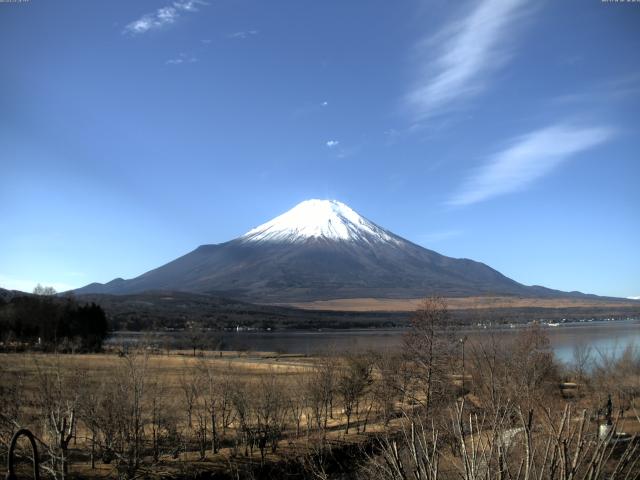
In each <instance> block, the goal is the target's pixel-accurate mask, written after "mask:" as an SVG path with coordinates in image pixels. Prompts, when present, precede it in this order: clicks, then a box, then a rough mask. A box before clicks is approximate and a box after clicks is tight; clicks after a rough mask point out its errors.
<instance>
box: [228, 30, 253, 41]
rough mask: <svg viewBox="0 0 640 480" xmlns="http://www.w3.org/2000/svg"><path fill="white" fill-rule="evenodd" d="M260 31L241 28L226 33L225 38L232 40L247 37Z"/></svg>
mask: <svg viewBox="0 0 640 480" xmlns="http://www.w3.org/2000/svg"><path fill="white" fill-rule="evenodd" d="M258 33H260V32H259V31H258V30H242V31H240V32H233V33H230V34H229V35H227V38H231V39H234V40H244V39H246V38H249V37H253V36H254V35H258Z"/></svg>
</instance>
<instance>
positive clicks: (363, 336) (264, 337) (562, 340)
mask: <svg viewBox="0 0 640 480" xmlns="http://www.w3.org/2000/svg"><path fill="white" fill-rule="evenodd" d="M518 331H519V328H501V329H466V330H462V331H460V335H466V336H467V337H468V338H469V340H471V341H472V340H474V339H478V340H481V339H482V337H486V336H487V335H489V334H491V333H494V334H498V335H504V337H505V339H508V338H510V337H513V336H514V335H516V334H517V332H518ZM545 331H546V332H547V333H548V335H549V340H550V342H551V347H552V348H553V350H554V352H555V354H556V357H557V358H558V359H559V360H561V361H563V362H571V361H572V359H573V351H574V349H575V348H576V346H578V345H581V344H584V345H589V346H591V348H592V349H593V353H594V354H595V355H598V352H601V353H603V354H606V355H611V354H613V355H616V354H619V353H621V352H622V351H623V350H624V349H625V348H626V347H627V346H628V345H636V346H638V347H639V348H640V319H635V320H618V321H608V322H607V321H593V322H575V323H566V324H560V325H559V326H557V327H545ZM404 332H405V330H404V329H367V330H325V331H306V330H305V331H288V330H285V331H273V332H265V331H259V332H247V331H243V332H224V333H223V344H224V345H223V349H225V350H253V351H266V352H280V353H298V354H305V355H312V354H315V353H321V352H326V351H327V350H334V351H344V350H368V349H373V350H389V349H395V348H400V347H401V346H402V341H403V334H404ZM143 335H144V334H135V333H130V332H119V333H116V334H115V335H114V336H113V337H111V338H110V339H109V341H108V343H112V344H113V343H122V342H124V343H135V342H136V341H139V340H140V338H142V336H143ZM181 335H184V333H180V332H177V333H156V334H153V336H154V337H155V338H156V339H157V340H158V341H160V342H162V338H163V337H164V338H167V337H174V336H181Z"/></svg>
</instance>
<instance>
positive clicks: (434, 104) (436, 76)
mask: <svg viewBox="0 0 640 480" xmlns="http://www.w3.org/2000/svg"><path fill="white" fill-rule="evenodd" d="M467 5H471V6H473V7H474V8H473V9H472V10H471V12H470V13H469V14H468V15H467V16H466V17H464V18H463V19H462V20H459V21H456V22H453V23H451V24H449V25H447V26H445V28H443V29H442V30H441V31H440V32H438V33H437V34H436V35H435V36H432V37H429V38H426V39H424V40H423V41H421V42H420V43H419V44H418V45H417V48H416V52H417V57H418V59H419V63H420V65H421V68H420V74H419V78H418V80H417V81H416V83H415V85H414V87H413V89H412V90H411V91H410V92H409V94H408V95H407V96H406V102H407V104H408V106H409V108H410V109H411V110H412V112H413V114H414V116H415V119H416V120H417V121H424V120H427V119H428V118H431V117H434V116H437V115H440V114H442V113H445V112H447V111H449V110H450V109H452V108H453V107H455V106H457V105H458V104H459V102H461V101H463V100H466V99H467V98H468V97H470V96H473V95H475V94H477V93H478V92H479V91H481V90H482V89H483V87H484V84H485V82H486V77H487V75H488V74H489V73H490V72H492V71H494V70H495V69H497V68H498V67H499V66H501V65H502V64H503V63H504V62H505V61H506V60H507V59H508V58H509V56H510V53H509V50H508V48H506V47H505V46H506V45H509V44H511V43H512V41H511V39H510V38H508V36H509V34H510V33H511V32H512V31H513V30H515V28H514V27H515V24H516V21H517V20H518V19H520V18H521V17H523V16H524V15H525V13H526V12H529V11H530V8H527V5H530V2H526V1H525V0H482V1H481V2H478V3H477V4H476V3H473V2H471V3H470V4H467ZM434 51H435V52H436V53H435V55H434Z"/></svg>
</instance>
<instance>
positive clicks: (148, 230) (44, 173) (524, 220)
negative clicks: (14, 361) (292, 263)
mask: <svg viewBox="0 0 640 480" xmlns="http://www.w3.org/2000/svg"><path fill="white" fill-rule="evenodd" d="M638 25H640V3H633V2H620V3H612V2H601V1H600V0H571V1H569V0H567V1H562V2H553V1H550V0H546V1H541V2H525V1H524V0H479V1H473V2H449V1H446V2H445V1H442V0H433V1H417V0H409V1H406V2H389V1H387V0H384V1H383V0H370V1H366V2H364V1H348V2H346V1H337V0H336V1H324V2H319V1H311V0H282V1H275V2H265V1H263V0H234V1H230V0H207V1H206V2H204V1H195V0H177V1H160V0H158V1H150V0H145V1H143V0H139V1H135V2H130V1H110V2H86V1H79V0H78V1H73V0H65V1H44V0H31V1H29V2H25V3H0V61H1V63H2V75H1V76H0V87H1V88H0V169H1V170H0V172H1V176H0V286H3V287H6V288H19V289H26V290H30V289H31V288H33V286H34V285H35V283H37V282H41V283H43V284H47V285H54V286H56V287H57V288H58V289H65V288H69V287H77V286H82V285H84V284H87V283H90V282H92V281H101V282H104V281H108V280H111V279H112V278H115V277H119V276H122V277H125V278H130V277H133V276H136V275H139V274H141V273H143V272H145V271H147V270H149V269H151V268H154V267H156V266H159V265H161V264H163V263H165V262H167V261H169V260H171V259H173V258H175V257H177V256H179V255H181V254H184V253H186V252H188V251H190V250H191V249H193V248H195V247H196V246H198V245H200V244H205V243H219V242H223V241H226V240H229V239H231V238H234V237H236V236H238V235H241V234H242V233H244V232H245V231H247V230H249V229H250V228H252V227H254V226H256V225H258V224H260V223H263V222H264V221H266V220H268V219H270V218H272V217H274V216H276V215H278V214H280V213H282V212H283V211H285V210H287V209H289V208H291V207H293V206H294V205H295V204H297V203H298V202H300V201H302V200H305V199H308V198H335V199H338V200H341V201H343V202H345V203H347V204H348V205H350V206H351V207H352V208H354V209H355V210H357V211H358V212H360V213H361V214H363V215H364V216H366V217H368V218H370V219H371V220H373V221H375V222H376V223H378V224H380V225H382V226H384V227H386V228H388V229H390V230H392V231H394V232H395V233H397V234H400V235H402V236H404V237H405V238H408V239H410V240H412V241H414V242H416V243H419V244H421V245H423V246H425V247H428V248H431V249H433V250H436V251H438V252H440V253H443V254H446V255H450V256H454V257H468V258H473V259H475V260H479V261H483V262H485V263H487V264H489V265H491V266H492V267H494V268H496V269H498V270H500V271H501V272H503V273H504V274H506V275H508V276H510V277H512V278H514V279H516V280H518V281H520V282H523V283H525V284H542V285H545V286H548V287H552V288H558V289H562V290H581V291H584V292H590V293H597V294H601V295H615V296H624V297H626V296H636V295H640V252H639V250H640V249H639V247H638V246H639V245H640V214H639V213H638V210H639V207H640V183H639V180H640V159H639V158H638V153H639V152H640V135H639V133H640V132H639V127H638V118H639V117H638V113H640V57H639V56H638V51H640V30H638V28H637V27H638Z"/></svg>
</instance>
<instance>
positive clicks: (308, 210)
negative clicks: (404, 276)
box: [240, 199, 398, 243]
mask: <svg viewBox="0 0 640 480" xmlns="http://www.w3.org/2000/svg"><path fill="white" fill-rule="evenodd" d="M310 238H316V239H327V240H343V241H349V240H352V241H366V242H367V243H377V242H391V243H398V238H397V237H395V236H394V235H393V234H391V233H390V232H388V231H386V230H385V229H383V228H382V227H379V226H378V225H376V224H375V223H373V222H371V221H369V220H367V219H366V218H364V217H362V216H361V215H359V214H358V213H357V212H355V211H354V210H353V209H351V208H350V207H349V206H347V205H345V204H344V203H342V202H338V201H337V200H317V199H312V200H305V201H304V202H301V203H299V204H298V205H296V206H295V207H293V208H292V209H291V210H289V211H287V212H285V213H283V214H282V215H279V216H277V217H275V218H274V219H272V220H270V221H268V222H267V223H263V224H262V225H260V226H258V227H256V228H254V229H252V230H250V231H248V232H247V233H245V234H244V235H243V236H242V237H240V239H241V240H242V241H245V242H265V241H266V242H303V241H306V240H308V239H310Z"/></svg>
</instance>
